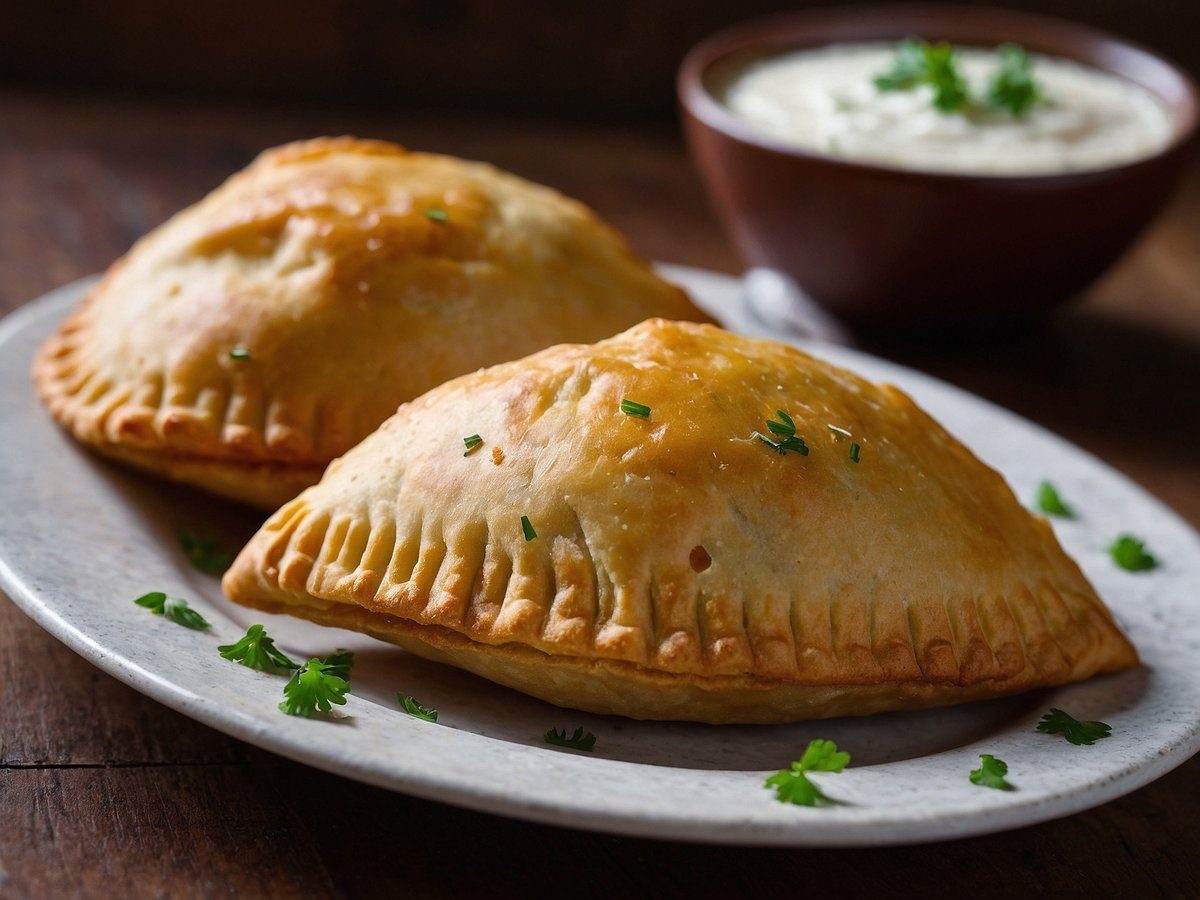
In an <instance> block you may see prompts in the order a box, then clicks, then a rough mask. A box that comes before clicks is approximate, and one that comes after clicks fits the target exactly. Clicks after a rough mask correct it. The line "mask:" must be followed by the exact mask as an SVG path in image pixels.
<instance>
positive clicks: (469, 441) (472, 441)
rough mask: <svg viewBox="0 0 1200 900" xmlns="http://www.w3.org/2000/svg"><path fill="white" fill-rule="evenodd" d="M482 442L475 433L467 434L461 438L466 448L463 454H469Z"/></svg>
mask: <svg viewBox="0 0 1200 900" xmlns="http://www.w3.org/2000/svg"><path fill="white" fill-rule="evenodd" d="M482 443H483V438H481V437H480V436H479V435H477V434H468V435H467V436H466V437H465V438H463V446H464V447H466V448H467V449H466V450H464V451H463V456H470V455H471V451H472V450H474V449H475V448H476V447H478V446H479V445H480V444H482Z"/></svg>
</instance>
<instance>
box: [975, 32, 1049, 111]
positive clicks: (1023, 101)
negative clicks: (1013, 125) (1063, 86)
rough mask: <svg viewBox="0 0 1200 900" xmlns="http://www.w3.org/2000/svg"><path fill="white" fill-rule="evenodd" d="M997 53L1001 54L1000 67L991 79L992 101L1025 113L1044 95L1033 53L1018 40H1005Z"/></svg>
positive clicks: (988, 92) (1000, 105) (998, 105)
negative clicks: (1032, 59) (1031, 56)
mask: <svg viewBox="0 0 1200 900" xmlns="http://www.w3.org/2000/svg"><path fill="white" fill-rule="evenodd" d="M996 53H997V54H998V55H999V56H1000V70H999V71H998V72H996V74H995V75H993V76H992V79H991V81H989V82H988V88H987V100H988V103H990V104H991V105H992V106H996V107H999V108H1000V109H1006V110H1008V111H1009V112H1010V113H1012V114H1013V115H1014V116H1023V115H1024V114H1025V113H1026V112H1027V111H1028V110H1029V107H1031V106H1033V105H1034V104H1035V103H1037V101H1038V100H1040V99H1041V95H1042V92H1041V89H1040V87H1039V86H1038V83H1037V82H1036V81H1034V80H1033V64H1032V63H1031V62H1030V61H1029V54H1028V53H1026V52H1025V51H1024V49H1022V48H1021V47H1018V46H1017V45H1016V44H1001V45H1000V46H999V47H997V48H996Z"/></svg>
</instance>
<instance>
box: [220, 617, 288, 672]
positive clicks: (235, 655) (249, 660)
mask: <svg viewBox="0 0 1200 900" xmlns="http://www.w3.org/2000/svg"><path fill="white" fill-rule="evenodd" d="M217 652H218V653H220V654H221V656H223V657H224V658H225V659H228V660H231V661H233V662H238V663H241V664H242V665H243V666H246V667H248V668H251V669H259V670H260V671H263V672H278V671H280V670H289V669H298V668H300V664H299V663H296V662H292V661H291V660H290V659H288V657H287V656H286V655H284V653H283V652H282V651H281V650H279V649H278V648H277V647H276V646H275V641H273V640H272V639H271V638H270V637H268V636H267V631H266V629H265V628H263V627H262V626H261V625H251V626H250V627H249V628H247V629H246V634H245V636H244V637H242V638H240V639H239V640H237V641H236V642H234V643H232V644H222V645H221V646H219V647H217Z"/></svg>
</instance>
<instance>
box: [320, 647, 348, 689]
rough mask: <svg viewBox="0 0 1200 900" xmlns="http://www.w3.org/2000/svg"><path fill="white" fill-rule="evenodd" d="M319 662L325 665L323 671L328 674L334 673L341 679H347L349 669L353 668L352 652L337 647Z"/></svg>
mask: <svg viewBox="0 0 1200 900" xmlns="http://www.w3.org/2000/svg"><path fill="white" fill-rule="evenodd" d="M321 662H323V663H324V664H325V665H326V666H327V668H326V670H325V671H326V672H328V673H329V674H330V675H336V676H337V677H338V678H340V679H342V680H343V681H349V680H350V670H351V669H353V668H354V652H353V651H351V650H345V649H343V648H341V647H338V649H336V650H334V651H333V652H332V653H330V654H329V655H328V656H327V657H325V658H324V659H323V660H321Z"/></svg>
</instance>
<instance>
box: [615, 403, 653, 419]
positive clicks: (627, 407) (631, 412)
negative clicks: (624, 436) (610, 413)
mask: <svg viewBox="0 0 1200 900" xmlns="http://www.w3.org/2000/svg"><path fill="white" fill-rule="evenodd" d="M621 412H623V413H625V415H627V416H634V417H635V418H638V419H648V418H650V407H648V406H647V405H646V404H645V403H638V402H637V401H635V400H622V401H621Z"/></svg>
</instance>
